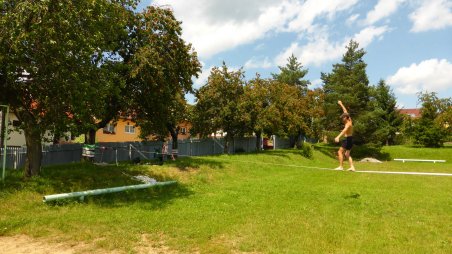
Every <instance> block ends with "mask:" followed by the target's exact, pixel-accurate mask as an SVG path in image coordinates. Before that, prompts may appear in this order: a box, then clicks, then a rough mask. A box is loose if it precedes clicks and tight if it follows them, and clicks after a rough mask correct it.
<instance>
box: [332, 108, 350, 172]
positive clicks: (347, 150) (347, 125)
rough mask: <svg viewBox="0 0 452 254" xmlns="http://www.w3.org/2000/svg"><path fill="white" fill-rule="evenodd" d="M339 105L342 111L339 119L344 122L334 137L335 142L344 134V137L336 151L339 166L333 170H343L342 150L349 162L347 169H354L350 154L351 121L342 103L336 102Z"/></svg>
mask: <svg viewBox="0 0 452 254" xmlns="http://www.w3.org/2000/svg"><path fill="white" fill-rule="evenodd" d="M337 103H338V104H339V106H341V108H342V110H343V111H344V113H343V114H342V115H341V120H342V122H343V123H344V125H345V126H344V129H343V130H342V131H341V133H339V135H338V136H337V137H336V138H335V139H334V141H336V143H339V139H340V138H341V137H342V136H344V137H345V139H343V140H342V144H341V147H340V148H339V151H338V152H337V154H338V157H339V167H337V168H335V170H344V166H343V163H344V152H345V158H348V162H349V163H350V168H349V169H347V171H355V167H354V166H353V159H352V157H351V156H350V150H351V149H352V147H353V122H352V118H351V117H350V114H349V113H348V112H347V109H346V108H345V107H344V104H342V101H338V102H337Z"/></svg>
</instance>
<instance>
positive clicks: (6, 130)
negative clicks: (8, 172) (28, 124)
mask: <svg viewBox="0 0 452 254" xmlns="http://www.w3.org/2000/svg"><path fill="white" fill-rule="evenodd" d="M0 107H5V108H6V116H5V126H4V127H3V126H2V129H4V130H5V136H4V137H5V140H4V141H3V164H2V182H3V181H5V169H6V147H7V145H6V141H7V140H8V123H9V106H8V105H0ZM0 131H1V130H0Z"/></svg>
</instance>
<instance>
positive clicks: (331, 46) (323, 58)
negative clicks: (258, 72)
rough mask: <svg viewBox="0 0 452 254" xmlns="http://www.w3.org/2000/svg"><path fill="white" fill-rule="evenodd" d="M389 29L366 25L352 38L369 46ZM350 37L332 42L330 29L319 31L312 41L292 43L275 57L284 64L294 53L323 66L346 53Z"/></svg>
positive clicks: (304, 60) (301, 59)
mask: <svg viewBox="0 0 452 254" xmlns="http://www.w3.org/2000/svg"><path fill="white" fill-rule="evenodd" d="M387 31H389V28H388V27H387V26H381V27H374V26H370V27H366V28H364V29H363V30H361V31H360V32H359V33H357V34H355V35H354V36H353V37H352V38H353V40H355V41H357V42H358V43H359V46H360V47H361V48H365V47H367V46H368V45H369V44H370V43H372V41H374V40H375V39H376V38H378V39H381V38H382V36H383V34H384V33H385V32H387ZM350 39H351V38H350V37H346V38H344V39H343V40H342V41H341V42H331V41H330V40H329V37H328V31H326V30H324V31H318V32H317V34H316V35H315V37H313V38H311V41H310V42H309V43H308V44H306V45H302V46H300V45H299V44H298V43H297V42H294V43H292V44H291V45H290V46H289V47H288V48H287V49H285V50H284V51H283V52H282V53H280V54H279V55H278V56H276V58H275V62H276V64H277V65H284V64H285V63H286V62H287V59H288V58H289V57H290V56H291V55H292V54H294V55H295V56H296V57H297V58H298V59H299V60H300V61H301V63H302V64H303V65H310V64H313V65H315V66H321V65H322V64H324V63H327V62H329V61H333V60H336V59H339V58H340V57H341V56H342V55H343V54H344V53H345V47H346V46H347V45H348V43H349V41H350Z"/></svg>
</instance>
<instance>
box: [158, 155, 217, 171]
mask: <svg viewBox="0 0 452 254" xmlns="http://www.w3.org/2000/svg"><path fill="white" fill-rule="evenodd" d="M220 156H221V155H210V156H205V157H185V158H179V159H177V160H174V161H171V160H170V161H167V162H165V164H167V165H170V166H174V167H176V168H178V169H179V170H181V171H187V170H190V169H199V168H200V167H202V166H207V167H209V168H212V169H223V168H224V164H225V162H226V161H220V160H218V158H219V157H220Z"/></svg>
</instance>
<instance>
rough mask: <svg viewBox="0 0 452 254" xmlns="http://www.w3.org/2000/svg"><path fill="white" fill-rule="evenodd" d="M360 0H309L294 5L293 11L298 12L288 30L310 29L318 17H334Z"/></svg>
mask: <svg viewBox="0 0 452 254" xmlns="http://www.w3.org/2000/svg"><path fill="white" fill-rule="evenodd" d="M357 2H358V0H337V1H318V0H307V1H306V2H304V3H303V4H298V5H294V6H293V8H292V9H291V11H295V12H296V13H297V15H296V17H295V18H294V19H293V20H291V21H290V22H289V24H288V30H289V31H292V32H301V31H305V30H309V29H310V28H311V26H312V25H313V23H314V21H315V19H316V18H318V17H321V16H327V17H330V18H331V17H333V16H334V15H335V14H336V13H337V12H340V11H344V10H347V9H349V8H351V7H352V6H354V5H355V4H356V3H357Z"/></svg>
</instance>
